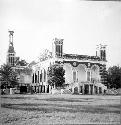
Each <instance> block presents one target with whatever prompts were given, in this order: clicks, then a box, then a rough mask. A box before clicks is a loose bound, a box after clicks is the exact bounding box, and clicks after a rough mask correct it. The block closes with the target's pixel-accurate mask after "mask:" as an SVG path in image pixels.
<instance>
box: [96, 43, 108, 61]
mask: <svg viewBox="0 0 121 125" xmlns="http://www.w3.org/2000/svg"><path fill="white" fill-rule="evenodd" d="M96 56H99V57H100V59H101V60H103V61H106V45H102V44H100V45H97V50H96Z"/></svg>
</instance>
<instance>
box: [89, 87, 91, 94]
mask: <svg viewBox="0 0 121 125" xmlns="http://www.w3.org/2000/svg"><path fill="white" fill-rule="evenodd" d="M89 94H91V89H90V85H89Z"/></svg>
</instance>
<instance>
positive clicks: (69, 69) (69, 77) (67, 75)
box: [63, 63, 73, 83]
mask: <svg viewBox="0 0 121 125" xmlns="http://www.w3.org/2000/svg"><path fill="white" fill-rule="evenodd" d="M63 68H64V70H65V83H72V82H73V77H72V76H73V72H72V66H71V64H69V63H66V64H64V66H63Z"/></svg>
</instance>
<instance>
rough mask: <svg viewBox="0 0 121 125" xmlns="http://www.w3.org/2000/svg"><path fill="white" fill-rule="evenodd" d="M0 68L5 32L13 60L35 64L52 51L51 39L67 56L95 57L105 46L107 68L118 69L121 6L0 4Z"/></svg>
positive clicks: (54, 0)
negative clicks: (11, 35) (58, 40)
mask: <svg viewBox="0 0 121 125" xmlns="http://www.w3.org/2000/svg"><path fill="white" fill-rule="evenodd" d="M0 28H1V30H0V65H1V64H3V63H5V62H6V54H7V50H8V46H9V33H8V30H14V38H13V42H14V49H15V51H16V56H18V57H20V58H21V59H25V60H26V61H27V62H29V63H30V62H31V61H33V60H37V58H38V57H39V55H40V53H41V52H42V51H43V50H44V49H49V50H50V51H52V41H53V39H54V38H55V37H57V38H62V39H64V41H63V51H64V53H69V54H80V55H92V56H95V55H96V45H98V44H104V45H107V49H106V53H107V61H108V62H107V66H113V65H120V66H121V2H118V1H116V2H115V1H103V2H102V1H101V2H100V1H97V2H96V1H81V0H0Z"/></svg>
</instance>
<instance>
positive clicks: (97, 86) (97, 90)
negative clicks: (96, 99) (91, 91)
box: [97, 86, 99, 94]
mask: <svg viewBox="0 0 121 125" xmlns="http://www.w3.org/2000/svg"><path fill="white" fill-rule="evenodd" d="M97 94H99V87H98V86H97Z"/></svg>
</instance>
